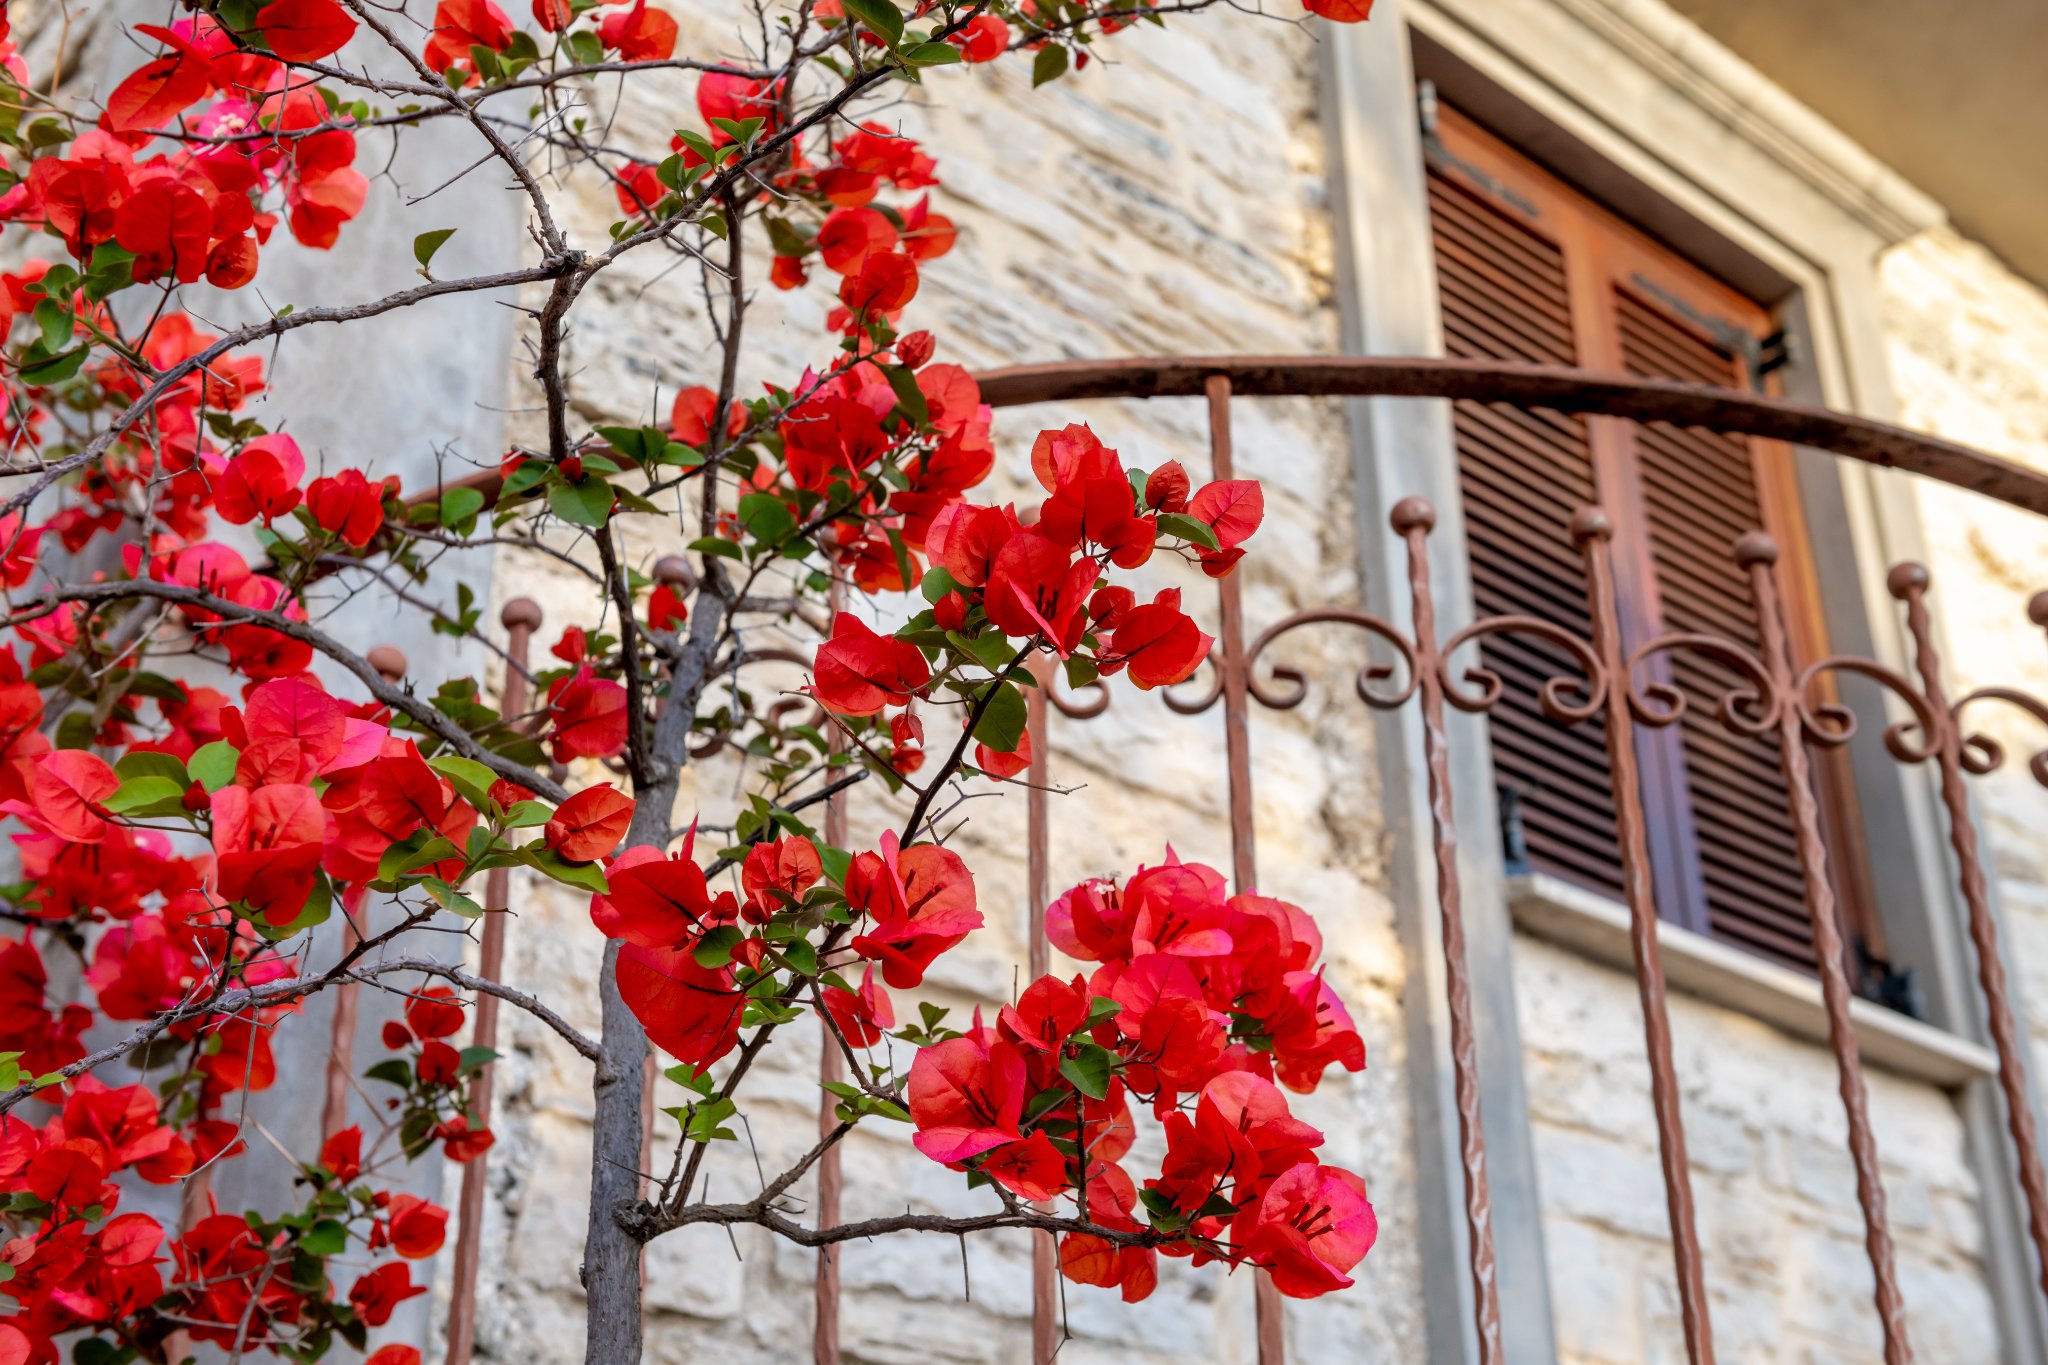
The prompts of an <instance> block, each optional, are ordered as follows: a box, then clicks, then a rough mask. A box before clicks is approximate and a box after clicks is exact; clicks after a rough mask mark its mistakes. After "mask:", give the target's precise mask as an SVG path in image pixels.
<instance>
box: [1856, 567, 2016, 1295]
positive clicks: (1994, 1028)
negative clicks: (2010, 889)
mask: <svg viewBox="0 0 2048 1365" xmlns="http://www.w3.org/2000/svg"><path fill="white" fill-rule="evenodd" d="M1928 582H1929V575H1928V573H1927V570H1926V569H1924V568H1922V567H1921V566H1920V565H1918V564H1901V565H1898V566H1897V567H1896V568H1894V569H1893V570H1892V571H1891V576H1890V577H1889V578H1888V579H1887V580H1886V586H1887V587H1889V588H1890V590H1891V594H1892V596H1893V597H1896V598H1898V599H1899V600H1900V601H1901V602H1904V603H1905V604H1906V630H1907V632H1908V633H1909V634H1910V635H1911V636H1912V639H1913V664H1914V668H1915V670H1916V671H1917V672H1918V673H1919V675H1920V690H1921V692H1922V693H1923V694H1924V695H1925V696H1926V698H1927V704H1928V709H1929V710H1930V711H1932V712H1933V715H1934V721H1935V724H1936V726H1937V734H1938V735H1939V740H1940V742H1939V744H1938V745H1937V747H1936V750H1935V755H1934V757H1935V762H1936V763H1937V764H1938V765H1939V770H1940V775H1941V804H1942V806H1943V807H1944V808H1945V809H1946V811H1947V813H1948V838H1949V847H1950V848H1951V849H1953V850H1954V852H1955V855H1956V868H1957V875H1958V879H1959V882H1960V885H1961V889H1962V893H1963V908H1964V911H1965V912H1966V914H1967V915H1968V918H1969V931H1970V943H1971V945H1972V946H1973V947H1974V948H1975V949H1976V952H1977V981H1978V984H1979V985H1980V986H1981V987H1982V988H1983V991H1984V1005H1985V1009H1986V1011H1987V1012H1988V1014H1989V1022H1990V1026H1991V1043H1992V1046H1993V1047H1994V1048H1996V1049H1997V1052H1998V1085H1999V1089H2000V1090H2001V1091H2003V1092H2004V1095H2005V1120H2006V1126H2007V1128H2008V1129H2009V1130H2010V1131H2011V1133H2012V1141H2013V1147H2014V1151H2015V1155H2016V1157H2017V1158H2018V1161H2019V1168H2020V1188H2021V1189H2022V1190H2023V1191H2025V1193H2026V1197H2027V1230H2028V1232H2029V1234H2030V1235H2031V1236H2032V1238H2033V1242H2034V1251H2035V1255H2036V1257H2037V1258H2038V1259H2037V1260H2036V1263H2035V1264H2036V1267H2037V1270H2038V1273H2039V1275H2040V1283H2041V1288H2042V1292H2043V1293H2048V1172H2044V1171H2043V1168H2042V1163H2041V1147H2040V1140H2039V1137H2038V1135H2037V1132H2036V1129H2035V1124H2034V1110H2033V1106H2032V1105H2031V1104H2030V1103H2029V1102H2028V1098H2027V1046H2028V1044H2027V1041H2026V1040H2025V1039H2023V1038H2022V1037H2020V1033H2019V1025H2018V1021H2017V1020H2016V1019H2015V1018H2014V1017H2013V1009H2012V990H2011V986H2010V985H2009V983H2008V982H2007V980H2006V975H2005V955H2004V953H2003V951H2002V950H2001V949H2000V947H1999V942H1998V921H1997V919H1996V918H1995V917H1994V916H1993V915H1992V913H1991V894H1990V890H1989V888H1988V887H1987V886H1986V884H1985V880H1984V861H1983V854H1982V853H1981V851H1980V850H1979V849H1978V847H1977V825H1976V821H1975V820H1974V819H1973V818H1972V817H1971V815H1970V795H1969V791H1968V790H1967V789H1966V788H1965V786H1964V784H1963V770H1964V766H1965V765H1964V748H1963V744H1962V737H1961V727H1960V726H1959V725H1958V724H1957V721H1956V716H1955V711H1954V710H1952V709H1951V708H1950V706H1949V704H1948V698H1947V692H1946V690H1945V689H1944V686H1943V683H1942V678H1941V671H1942V670H1941V654H1940V651H1939V650H1937V649H1936V647H1935V644H1934V627H1933V624H1932V623H1931V622H1930V621H1929V620H1928V616H1927V586H1928ZM2044 599H2048V594H2041V595H2037V596H2036V597H2035V598H2034V599H2033V601H2031V602H2029V603H2028V614H2029V616H2031V617H2032V618H2033V619H2034V621H2035V623H2036V624H2048V600H2044Z"/></svg>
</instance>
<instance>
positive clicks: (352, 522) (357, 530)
mask: <svg viewBox="0 0 2048 1365" xmlns="http://www.w3.org/2000/svg"><path fill="white" fill-rule="evenodd" d="M389 487H390V485H387V484H385V483H371V482H370V481H369V480H368V479H366V478H364V477H363V475H362V473H361V472H360V471H358V470H354V469H344V470H342V471H341V473H339V474H335V475H332V476H330V477H328V478H324V479H315V480H313V484H312V486H311V487H310V488H308V489H307V490H306V510H307V511H308V512H310V513H312V515H313V520H314V522H315V523H316V524H318V525H319V527H320V528H321V529H322V530H324V531H331V532H332V533H334V534H335V535H337V536H340V537H341V538H342V540H343V541H345V542H346V543H348V544H350V545H353V546H355V547H356V548H357V549H359V550H360V549H361V548H363V547H364V546H365V545H368V544H369V543H370V542H371V541H372V540H373V539H375V538H376V535H377V532H378V531H379V530H380V529H382V528H383V525H384V494H385V492H386V491H387V489H388V488H389Z"/></svg>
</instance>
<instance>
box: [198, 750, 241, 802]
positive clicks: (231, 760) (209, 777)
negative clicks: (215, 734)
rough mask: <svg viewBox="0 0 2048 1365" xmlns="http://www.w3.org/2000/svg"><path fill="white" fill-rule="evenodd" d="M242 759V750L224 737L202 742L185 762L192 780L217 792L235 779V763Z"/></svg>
mask: <svg viewBox="0 0 2048 1365" xmlns="http://www.w3.org/2000/svg"><path fill="white" fill-rule="evenodd" d="M241 761H242V751H241V750H240V749H237V748H236V747H235V746H234V745H232V744H230V743H228V742H227V741H226V740H224V739H217V740H215V741H214V742H213V743H211V744H202V745H200V746H199V748H198V749H196V750H194V751H193V754H192V757H191V758H190V759H189V760H188V761H187V762H186V764H185V767H186V769H187V770H188V771H189V772H191V774H192V780H193V781H194V782H197V783H198V784H199V785H200V786H202V787H204V788H206V789H207V790H208V791H210V792H217V791H219V790H220V789H221V788H222V787H225V786H226V785H227V784H228V783H230V782H232V781H234V780H235V765H236V764H237V763H239V762H241Z"/></svg>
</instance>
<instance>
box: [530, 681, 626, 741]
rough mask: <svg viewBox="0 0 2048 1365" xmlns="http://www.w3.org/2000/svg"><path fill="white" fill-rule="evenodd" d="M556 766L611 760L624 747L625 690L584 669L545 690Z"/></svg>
mask: <svg viewBox="0 0 2048 1365" xmlns="http://www.w3.org/2000/svg"><path fill="white" fill-rule="evenodd" d="M548 717H549V719H550V720H551V721H552V722H553V725H554V745H553V749H554V756H555V762H557V763H567V762H568V761H569V760H570V759H572V758H611V757H612V756H614V755H616V754H619V753H622V752H624V750H625V747H626V689H625V688H624V687H622V686H620V685H619V684H618V683H615V682H612V681H611V680H610V679H608V678H600V677H598V676H597V675H595V674H593V673H592V672H591V671H590V670H589V669H587V668H579V669H578V670H576V672H575V673H573V674H571V675H570V676H569V677H567V678H561V679H557V680H556V681H555V682H554V683H552V684H550V685H549V687H548Z"/></svg>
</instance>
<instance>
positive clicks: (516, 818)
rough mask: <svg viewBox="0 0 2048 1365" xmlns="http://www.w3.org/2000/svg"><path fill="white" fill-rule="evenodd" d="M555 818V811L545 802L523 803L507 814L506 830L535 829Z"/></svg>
mask: <svg viewBox="0 0 2048 1365" xmlns="http://www.w3.org/2000/svg"><path fill="white" fill-rule="evenodd" d="M554 818H555V812H554V809H553V808H552V807H551V806H549V805H548V804H547V803H546V802H545V801H521V802H520V803H519V804H518V805H516V806H514V807H512V809H511V810H508V811H506V812H505V828H506V829H534V828H537V827H538V826H541V825H545V824H546V823H547V822H548V821H550V820H552V819H554Z"/></svg>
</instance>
